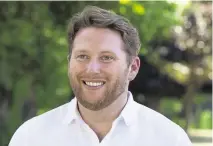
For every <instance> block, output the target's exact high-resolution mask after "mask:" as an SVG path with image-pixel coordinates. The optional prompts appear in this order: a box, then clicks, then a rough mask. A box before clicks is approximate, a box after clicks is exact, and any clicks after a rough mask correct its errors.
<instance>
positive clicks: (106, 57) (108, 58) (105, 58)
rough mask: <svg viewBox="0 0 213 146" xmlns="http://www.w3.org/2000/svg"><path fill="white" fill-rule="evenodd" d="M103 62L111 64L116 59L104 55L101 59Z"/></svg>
mask: <svg viewBox="0 0 213 146" xmlns="http://www.w3.org/2000/svg"><path fill="white" fill-rule="evenodd" d="M101 60H102V61H103V62H111V61H113V60H114V57H112V56H108V55H104V56H102V57H101Z"/></svg>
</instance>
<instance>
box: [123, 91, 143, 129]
mask: <svg viewBox="0 0 213 146" xmlns="http://www.w3.org/2000/svg"><path fill="white" fill-rule="evenodd" d="M127 96H128V101H127V103H126V105H125V107H124V109H123V110H122V112H121V115H120V116H121V117H122V118H123V119H124V122H125V124H126V125H127V126H130V125H131V124H133V123H134V122H135V121H136V120H137V111H138V110H139V107H140V106H139V104H137V103H136V102H135V101H134V99H133V96H132V93H131V92H130V91H128V95H127Z"/></svg>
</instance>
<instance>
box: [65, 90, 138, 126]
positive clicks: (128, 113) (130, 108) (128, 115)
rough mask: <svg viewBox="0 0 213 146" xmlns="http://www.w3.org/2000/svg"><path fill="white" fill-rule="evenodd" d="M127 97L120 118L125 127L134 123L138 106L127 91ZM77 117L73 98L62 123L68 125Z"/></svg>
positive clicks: (77, 113) (75, 102) (75, 100)
mask: <svg viewBox="0 0 213 146" xmlns="http://www.w3.org/2000/svg"><path fill="white" fill-rule="evenodd" d="M127 96H128V101H127V103H126V105H125V107H124V109H123V110H122V112H121V114H120V117H121V118H122V119H123V120H124V122H125V124H126V125H127V126H130V125H131V124H132V123H133V122H134V121H136V118H137V111H138V109H139V106H138V104H136V102H135V101H134V99H133V96H132V93H131V92H130V91H128V95H127ZM79 117H80V114H79V112H78V108H77V99H76V97H75V98H74V99H72V100H71V101H70V102H69V103H68V110H67V113H66V115H65V118H64V121H63V122H64V123H65V124H70V123H72V122H73V121H75V120H77V119H78V118H79Z"/></svg>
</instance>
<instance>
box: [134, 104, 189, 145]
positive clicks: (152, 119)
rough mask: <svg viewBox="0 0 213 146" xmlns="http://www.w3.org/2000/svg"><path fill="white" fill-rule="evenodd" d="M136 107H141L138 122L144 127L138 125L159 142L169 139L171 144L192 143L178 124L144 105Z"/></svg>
mask: <svg viewBox="0 0 213 146" xmlns="http://www.w3.org/2000/svg"><path fill="white" fill-rule="evenodd" d="M136 105H137V106H138V107H139V108H138V112H137V119H138V122H139V123H143V125H142V124H137V125H138V126H140V127H141V126H142V127H143V128H144V127H145V128H146V129H147V130H149V132H150V133H151V134H152V135H153V136H154V137H156V139H158V140H159V141H161V140H163V139H169V140H168V142H169V141H170V142H171V143H179V142H178V141H180V140H183V139H184V140H185V141H187V142H188V143H190V140H189V137H188V135H187V134H186V132H185V131H184V130H183V128H182V127H180V126H179V125H178V124H176V123H175V122H173V121H171V120H170V119H168V118H167V117H165V116H164V115H162V114H161V113H159V112H156V111H154V110H152V109H150V108H148V107H146V106H144V105H140V104H138V103H136ZM143 128H141V129H143ZM187 146H188V145H187Z"/></svg>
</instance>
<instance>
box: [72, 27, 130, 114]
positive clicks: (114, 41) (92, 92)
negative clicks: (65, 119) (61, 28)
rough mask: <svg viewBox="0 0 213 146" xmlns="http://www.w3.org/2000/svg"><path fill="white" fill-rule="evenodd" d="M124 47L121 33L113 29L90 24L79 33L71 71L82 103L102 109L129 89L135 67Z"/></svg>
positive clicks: (74, 48)
mask: <svg viewBox="0 0 213 146" xmlns="http://www.w3.org/2000/svg"><path fill="white" fill-rule="evenodd" d="M123 48H124V44H123V41H122V39H121V36H120V34H119V33H117V32H115V31H112V30H110V29H106V28H94V27H88V28H84V29H82V30H81V31H79V32H78V33H77V35H76V37H75V39H74V42H73V49H72V55H71V58H70V61H69V69H68V75H69V79H70V83H71V87H72V90H73V92H74V94H75V96H76V98H77V99H78V101H79V103H80V104H81V105H82V106H84V107H85V108H88V109H90V110H101V109H103V108H105V107H107V106H108V105H110V104H111V103H113V102H114V101H115V100H116V99H117V98H118V97H119V96H120V95H121V94H122V93H123V92H124V91H127V90H128V84H129V80H130V77H129V76H130V72H131V67H128V66H127V61H126V53H125V52H124V49H123ZM130 66H131V65H130Z"/></svg>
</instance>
